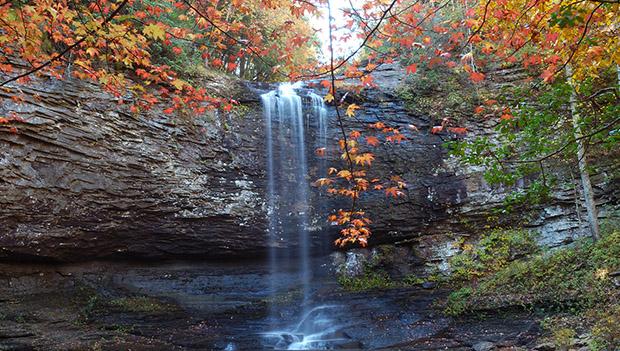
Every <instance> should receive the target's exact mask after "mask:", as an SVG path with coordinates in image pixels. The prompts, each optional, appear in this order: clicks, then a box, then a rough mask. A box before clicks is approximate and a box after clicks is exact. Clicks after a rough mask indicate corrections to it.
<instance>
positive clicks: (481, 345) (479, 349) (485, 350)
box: [471, 341, 496, 351]
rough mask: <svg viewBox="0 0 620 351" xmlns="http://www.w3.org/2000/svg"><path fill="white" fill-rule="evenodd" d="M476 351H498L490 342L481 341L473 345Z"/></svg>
mask: <svg viewBox="0 0 620 351" xmlns="http://www.w3.org/2000/svg"><path fill="white" fill-rule="evenodd" d="M471 348H472V349H474V351H492V350H496V347H495V344H494V343H492V342H489V341H480V342H477V343H475V344H474V345H472V347H471Z"/></svg>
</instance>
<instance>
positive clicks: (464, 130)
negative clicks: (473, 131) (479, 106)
mask: <svg viewBox="0 0 620 351" xmlns="http://www.w3.org/2000/svg"><path fill="white" fill-rule="evenodd" d="M448 131H450V132H452V133H454V134H465V133H467V128H460V127H450V128H448Z"/></svg>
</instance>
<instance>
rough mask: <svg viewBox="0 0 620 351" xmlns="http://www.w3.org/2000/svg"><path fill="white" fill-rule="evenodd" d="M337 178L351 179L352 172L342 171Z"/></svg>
mask: <svg viewBox="0 0 620 351" xmlns="http://www.w3.org/2000/svg"><path fill="white" fill-rule="evenodd" d="M337 176H338V177H340V178H346V179H351V172H349V171H347V170H342V171H340V172H338V174H337Z"/></svg>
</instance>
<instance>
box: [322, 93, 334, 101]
mask: <svg viewBox="0 0 620 351" xmlns="http://www.w3.org/2000/svg"><path fill="white" fill-rule="evenodd" d="M323 100H324V101H325V102H332V101H334V95H332V93H327V95H325V97H324V98H323Z"/></svg>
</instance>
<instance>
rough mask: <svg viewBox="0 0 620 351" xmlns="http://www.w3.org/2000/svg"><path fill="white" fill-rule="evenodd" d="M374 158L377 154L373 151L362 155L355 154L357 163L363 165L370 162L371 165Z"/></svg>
mask: <svg viewBox="0 0 620 351" xmlns="http://www.w3.org/2000/svg"><path fill="white" fill-rule="evenodd" d="M374 159H375V156H374V155H373V154H372V153H370V152H366V153H363V154H361V155H358V156H355V164H360V165H362V166H363V165H365V164H368V165H369V166H370V164H371V163H372V161H373V160H374Z"/></svg>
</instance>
